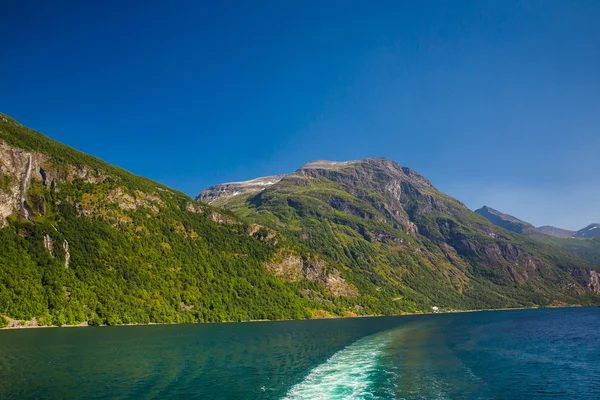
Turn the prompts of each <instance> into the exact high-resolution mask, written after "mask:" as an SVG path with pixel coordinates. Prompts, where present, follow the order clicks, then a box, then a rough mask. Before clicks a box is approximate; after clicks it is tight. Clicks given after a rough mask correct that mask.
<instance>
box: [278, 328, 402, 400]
mask: <svg viewBox="0 0 600 400" xmlns="http://www.w3.org/2000/svg"><path fill="white" fill-rule="evenodd" d="M394 331H396V332H397V331H398V330H394ZM394 331H388V332H383V333H379V334H375V335H371V336H367V337H364V338H362V339H360V340H358V341H356V342H354V343H353V344H351V345H349V346H347V347H345V348H344V349H342V350H340V351H338V352H337V353H335V354H334V355H333V356H331V358H329V359H328V360H327V361H326V362H325V363H323V364H320V365H318V366H317V367H315V368H314V369H313V370H312V371H311V372H310V373H309V374H308V375H307V376H306V378H305V379H304V380H303V381H302V382H300V383H298V384H296V385H295V386H293V387H292V388H291V389H290V390H289V391H288V393H287V395H286V396H285V397H284V399H285V400H301V399H311V400H319V399H328V400H330V399H331V400H335V399H379V398H388V399H389V398H393V392H391V391H390V392H388V393H387V395H386V396H385V397H382V396H381V395H380V394H376V393H375V392H374V390H377V393H381V392H382V391H385V387H383V386H385V385H383V386H382V385H381V384H380V383H382V378H384V379H383V380H385V381H386V382H388V383H390V382H393V381H394V377H393V376H389V375H390V374H391V373H390V372H389V371H384V370H382V369H380V368H379V359H380V356H381V355H382V353H383V350H384V348H385V346H386V345H387V344H388V343H389V342H390V341H391V340H392V338H393V337H394V336H395V335H393V332H394ZM386 375H388V376H387V379H386ZM376 382H377V383H378V384H377V385H375V383H376Z"/></svg>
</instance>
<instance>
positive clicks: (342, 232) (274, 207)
mask: <svg viewBox="0 0 600 400" xmlns="http://www.w3.org/2000/svg"><path fill="white" fill-rule="evenodd" d="M210 190H212V189H208V190H207V191H209V192H210ZM203 193H206V192H201V194H200V197H201V196H203ZM221 204H223V206H224V207H225V208H227V209H229V210H231V211H233V212H234V213H236V214H238V215H240V216H242V217H244V218H246V219H247V220H249V221H253V222H259V223H262V224H265V225H266V226H270V227H272V228H276V229H278V230H280V231H282V232H284V233H286V234H287V235H290V236H293V237H296V238H297V239H298V240H300V241H302V242H303V243H305V244H306V245H307V246H309V247H310V248H311V249H313V250H315V251H317V252H319V253H320V254H323V255H324V257H326V258H331V259H335V260H336V261H337V262H340V263H342V264H343V265H346V266H348V267H349V268H350V269H351V270H353V271H359V270H360V271H366V270H370V272H369V274H370V275H371V279H372V280H374V281H376V282H378V283H379V284H380V285H379V286H378V288H379V289H378V290H380V291H383V290H384V288H385V290H389V291H390V292H395V293H396V295H400V293H402V295H400V298H409V297H410V298H418V297H419V296H426V297H429V298H433V300H434V301H436V302H440V303H442V302H449V301H450V300H449V298H454V299H458V298H460V299H462V300H461V301H464V302H465V303H468V302H470V301H473V300H472V299H470V298H469V296H473V295H475V293H477V295H476V296H483V297H486V296H489V297H488V301H490V299H491V298H493V297H494V296H495V295H494V294H491V293H490V292H488V289H489V287H487V285H488V284H490V283H491V284H493V285H497V287H496V288H495V289H493V290H492V291H495V292H496V293H501V292H503V290H506V289H507V287H512V289H511V290H514V291H515V292H519V293H521V294H520V295H519V296H521V295H522V296H524V297H527V296H528V295H526V294H525V293H524V292H521V290H522V289H523V288H524V287H526V286H527V287H529V288H530V289H531V287H538V289H537V290H539V291H540V293H541V292H544V293H549V292H547V290H548V287H547V286H546V285H550V286H555V285H556V286H557V287H556V289H554V290H557V291H564V290H565V289H566V287H567V286H568V287H570V288H572V289H575V288H576V287H577V286H579V285H582V286H581V287H582V289H575V291H577V292H578V293H580V294H581V295H583V294H584V293H586V292H590V291H591V293H598V291H599V290H600V288H598V287H597V286H596V285H595V283H593V282H595V276H596V271H595V269H594V268H593V267H591V266H590V265H589V264H586V262H585V261H583V260H581V259H579V258H577V257H574V256H570V255H568V254H567V253H565V252H563V251H562V250H560V249H558V248H554V247H551V246H544V245H543V244H541V243H536V242H535V241H531V240H529V239H527V238H525V237H523V236H514V235H512V234H511V233H509V232H508V231H506V230H498V228H495V227H494V225H492V224H490V223H489V222H488V221H487V220H486V219H484V218H482V217H480V216H479V215H477V214H476V213H473V212H472V211H470V210H468V209H467V208H466V207H465V206H464V204H462V203H461V202H459V201H457V200H456V199H453V198H451V197H450V196H447V195H446V194H444V193H442V192H440V191H438V190H437V189H436V188H435V187H434V186H433V185H432V184H431V182H430V181H429V180H427V179H426V178H424V177H423V176H421V175H420V174H418V173H416V172H414V171H412V170H411V169H409V168H407V167H402V166H400V165H399V164H397V163H395V162H393V161H391V160H387V159H382V158H372V159H364V160H355V161H350V162H331V161H322V160H321V161H315V162H311V163H308V164H307V165H305V166H303V167H301V168H299V169H298V170H297V171H296V172H294V173H293V174H289V175H287V176H285V177H283V178H282V179H281V180H280V181H279V182H277V183H275V184H273V185H271V186H269V187H268V188H266V189H264V190H262V191H260V192H259V193H255V194H248V195H246V196H236V198H235V200H232V199H230V200H229V201H227V202H224V203H221ZM490 212H491V211H490ZM509 222H510V223H512V224H513V225H515V226H518V227H521V226H522V227H523V228H522V229H524V227H525V223H523V222H522V221H519V220H517V219H512V220H510V221H509ZM358 248H360V249H361V251H359V252H357V250H356V249H358ZM367 255H368V256H367ZM555 257H556V258H555ZM557 259H562V260H563V261H560V262H558V263H556V260H557ZM551 260H554V261H551ZM569 265H570V266H576V265H577V266H578V267H576V269H577V272H573V271H575V270H571V272H567V271H569V270H570V268H571V267H569ZM586 265H587V266H586ZM579 268H583V270H580V269H579ZM434 271H435V272H434ZM581 271H586V272H581ZM363 273H365V272H363ZM565 273H566V274H567V275H565ZM580 273H581V274H583V275H579V274H580ZM425 276H429V277H430V280H431V281H434V282H436V285H437V287H438V289H437V291H438V292H437V293H436V294H437V295H432V293H431V290H423V286H425V283H424V282H423V280H422V279H423V277H425ZM576 276H577V277H576ZM584 276H585V277H584ZM572 279H575V280H578V282H579V283H574V282H572V283H569V284H567V283H566V281H572ZM391 282H395V283H391ZM565 285H566V286H565ZM542 286H544V287H545V288H542ZM568 290H570V289H568ZM439 291H442V293H441V294H440V292H439ZM408 293H410V295H409V294H408ZM483 293H485V294H483ZM467 294H468V295H467ZM513 295H514V294H513Z"/></svg>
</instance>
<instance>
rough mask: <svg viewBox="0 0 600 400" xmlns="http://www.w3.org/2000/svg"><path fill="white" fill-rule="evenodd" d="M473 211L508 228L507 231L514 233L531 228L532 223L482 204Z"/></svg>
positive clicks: (493, 222)
mask: <svg viewBox="0 0 600 400" xmlns="http://www.w3.org/2000/svg"><path fill="white" fill-rule="evenodd" d="M475 212H476V213H477V214H479V215H481V216H482V217H484V218H486V219H487V220H488V221H490V222H491V223H492V224H494V225H497V226H501V227H502V228H504V229H508V230H509V231H512V232H516V233H523V232H525V231H527V230H528V229H532V228H533V225H531V224H530V223H528V222H524V221H521V220H520V219H518V218H515V217H513V216H512V215H509V214H504V213H502V212H500V211H498V210H494V209H493V208H490V207H488V206H483V207H481V208H480V209H478V210H475Z"/></svg>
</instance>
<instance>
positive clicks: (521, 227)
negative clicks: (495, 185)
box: [475, 206, 600, 239]
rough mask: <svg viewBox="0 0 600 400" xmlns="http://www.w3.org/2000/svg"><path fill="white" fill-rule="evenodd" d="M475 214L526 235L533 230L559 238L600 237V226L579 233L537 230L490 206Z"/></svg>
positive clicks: (527, 223)
mask: <svg viewBox="0 0 600 400" xmlns="http://www.w3.org/2000/svg"><path fill="white" fill-rule="evenodd" d="M475 212H476V213H477V214H479V215H481V216H482V217H485V218H487V219H488V220H489V221H490V222H492V223H493V224H495V225H498V226H501V227H503V228H506V229H508V230H510V231H513V232H517V233H525V231H526V230H528V229H531V228H533V229H536V230H537V231H539V232H541V233H543V234H546V235H550V236H554V237H558V238H580V239H591V238H594V237H596V236H600V224H590V225H588V226H586V227H585V228H582V229H580V230H578V231H570V230H568V229H561V228H557V227H554V226H549V225H544V226H540V227H537V228H535V227H534V226H533V225H532V224H530V223H529V222H525V221H522V220H520V219H518V218H516V217H513V216H512V215H510V214H505V213H503V212H500V211H498V210H495V209H493V208H491V207H488V206H483V207H481V208H480V209H478V210H475Z"/></svg>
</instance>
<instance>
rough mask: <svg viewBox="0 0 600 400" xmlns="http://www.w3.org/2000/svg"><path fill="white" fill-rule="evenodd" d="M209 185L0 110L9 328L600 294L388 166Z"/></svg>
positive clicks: (584, 267)
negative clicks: (194, 190)
mask: <svg viewBox="0 0 600 400" xmlns="http://www.w3.org/2000/svg"><path fill="white" fill-rule="evenodd" d="M210 193H212V194H210ZM210 193H209V192H204V193H203V194H202V195H201V196H200V197H199V198H202V199H206V200H207V201H211V203H212V205H208V204H206V203H202V202H197V201H195V200H193V199H191V198H189V197H188V196H186V195H184V194H183V193H180V192H178V191H176V190H173V189H170V188H168V187H166V186H164V185H161V184H159V183H157V182H154V181H152V180H150V179H146V178H143V177H139V176H136V175H133V174H131V173H129V172H127V171H125V170H123V169H120V168H118V167H115V166H112V165H110V164H107V163H105V162H103V161H101V160H99V159H97V158H95V157H92V156H90V155H87V154H84V153H81V152H79V151H76V150H74V149H72V148H70V147H67V146H65V145H62V144H60V143H58V142H55V141H53V140H51V139H49V138H47V137H45V136H44V135H42V134H40V133H38V132H36V131H34V130H31V129H29V128H26V127H24V126H23V125H21V124H20V123H18V122H17V121H15V120H13V119H11V118H9V117H8V116H5V115H2V114H0V326H2V325H6V324H11V325H14V324H19V323H21V324H28V325H63V324H78V323H83V324H91V325H99V324H107V325H115V324H122V323H159V322H162V323H171V322H211V321H241V320H258V319H271V320H273V319H297V318H319V317H327V316H355V315H381V314H398V313H406V312H423V311H428V310H431V307H432V306H434V305H435V306H439V307H441V308H442V309H446V310H452V309H481V308H499V307H520V306H535V305H542V306H545V305H559V304H598V303H599V302H600V296H599V294H600V284H599V282H598V277H599V275H598V272H597V271H596V269H595V267H594V266H592V265H591V264H589V263H587V262H586V261H584V260H582V259H580V258H578V257H575V256H573V255H571V254H569V253H567V252H564V251H562V250H560V249H557V248H554V247H552V246H547V245H544V244H542V243H539V242H537V241H535V240H531V239H529V238H527V237H525V236H523V235H517V234H514V233H512V232H509V231H507V230H504V229H501V228H498V227H495V226H493V225H492V224H490V223H489V222H488V221H487V220H485V219H484V218H482V217H480V216H479V215H477V214H475V213H473V212H471V211H470V210H468V209H467V208H466V207H465V206H464V205H463V204H462V203H460V202H458V201H457V200H455V199H453V198H451V197H449V196H447V195H445V194H443V193H441V192H439V191H438V190H437V189H435V188H434V187H433V185H432V184H431V183H430V182H429V181H428V180H427V179H426V178H424V177H422V176H421V175H419V174H417V173H416V172H414V171H412V170H410V169H408V168H405V167H400V166H399V165H398V164H396V163H394V162H392V161H389V160H384V159H367V160H359V161H352V162H346V163H335V162H326V161H320V162H313V163H309V164H307V165H306V166H304V167H303V168H301V169H299V170H298V171H297V172H296V173H294V174H291V175H286V176H277V177H271V178H264V179H259V180H255V181H250V182H242V183H235V184H228V185H225V186H221V188H219V189H218V190H217V189H215V188H213V189H212V190H211V191H210ZM203 196H204V197H203ZM219 204H222V205H224V206H225V207H226V208H227V209H228V210H225V209H222V208H217V207H216V206H218V205H219ZM233 211H235V212H233ZM19 321H20V322H19Z"/></svg>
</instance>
